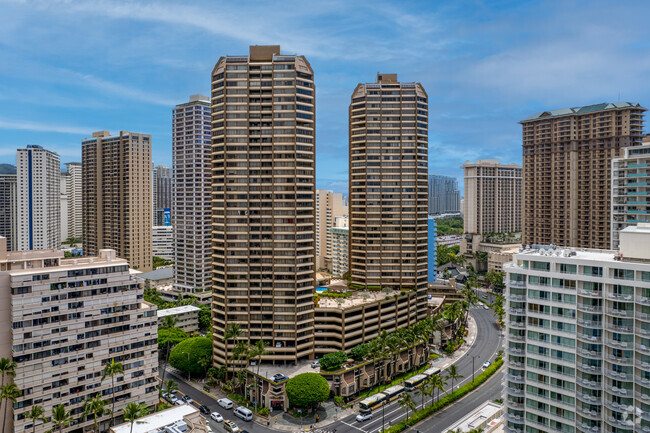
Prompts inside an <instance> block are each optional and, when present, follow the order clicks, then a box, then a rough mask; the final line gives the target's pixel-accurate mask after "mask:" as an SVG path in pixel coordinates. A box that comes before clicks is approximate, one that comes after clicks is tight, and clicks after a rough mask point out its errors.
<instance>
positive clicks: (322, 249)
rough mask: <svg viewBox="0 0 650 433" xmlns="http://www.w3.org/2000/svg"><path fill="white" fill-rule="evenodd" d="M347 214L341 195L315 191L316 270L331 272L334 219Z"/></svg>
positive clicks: (321, 190)
mask: <svg viewBox="0 0 650 433" xmlns="http://www.w3.org/2000/svg"><path fill="white" fill-rule="evenodd" d="M347 214H348V207H347V206H346V205H345V204H344V202H343V194H341V193H336V192H332V191H327V190H324V189H317V190H316V269H322V268H326V269H327V270H328V271H330V272H331V271H332V233H331V232H330V229H331V228H332V227H334V220H335V219H336V217H340V216H345V215H347Z"/></svg>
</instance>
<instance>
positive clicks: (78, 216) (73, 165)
mask: <svg viewBox="0 0 650 433" xmlns="http://www.w3.org/2000/svg"><path fill="white" fill-rule="evenodd" d="M65 167H66V171H65V181H66V195H67V196H68V236H67V237H73V238H81V237H82V236H83V206H82V188H81V176H82V174H81V163H80V162H67V163H66V164H65ZM67 237H65V238H64V239H66V238H67Z"/></svg>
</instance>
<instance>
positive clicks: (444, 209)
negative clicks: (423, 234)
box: [429, 174, 460, 215]
mask: <svg viewBox="0 0 650 433" xmlns="http://www.w3.org/2000/svg"><path fill="white" fill-rule="evenodd" d="M459 212H460V192H459V191H458V181H457V180H456V178H453V177H450V176H442V175H439V174H430V175H429V215H440V214H446V213H459Z"/></svg>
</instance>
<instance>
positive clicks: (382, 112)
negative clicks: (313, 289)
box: [349, 74, 428, 318]
mask: <svg viewBox="0 0 650 433" xmlns="http://www.w3.org/2000/svg"><path fill="white" fill-rule="evenodd" d="M427 135H428V98H427V93H426V92H425V90H424V88H423V87H422V85H421V84H419V83H400V82H399V81H397V75H396V74H379V75H377V82H376V83H367V84H359V85H357V87H356V89H355V90H354V93H353V94H352V101H351V104H350V196H349V197H350V271H351V277H352V280H351V284H352V287H357V288H391V289H399V290H404V289H411V290H414V291H417V294H418V296H417V309H418V317H419V318H423V317H424V316H425V315H426V288H427V243H428V239H427V233H428V230H427V226H428V221H427V213H428V197H427V195H428V185H427V183H428V179H427V176H428V172H427V167H428V162H427V147H428V138H427Z"/></svg>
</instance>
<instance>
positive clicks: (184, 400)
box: [181, 395, 192, 403]
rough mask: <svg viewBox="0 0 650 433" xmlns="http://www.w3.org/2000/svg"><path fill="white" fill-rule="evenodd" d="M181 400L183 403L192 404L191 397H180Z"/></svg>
mask: <svg viewBox="0 0 650 433" xmlns="http://www.w3.org/2000/svg"><path fill="white" fill-rule="evenodd" d="M181 400H183V402H184V403H192V397H190V396H189V395H184V396H182V397H181Z"/></svg>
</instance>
